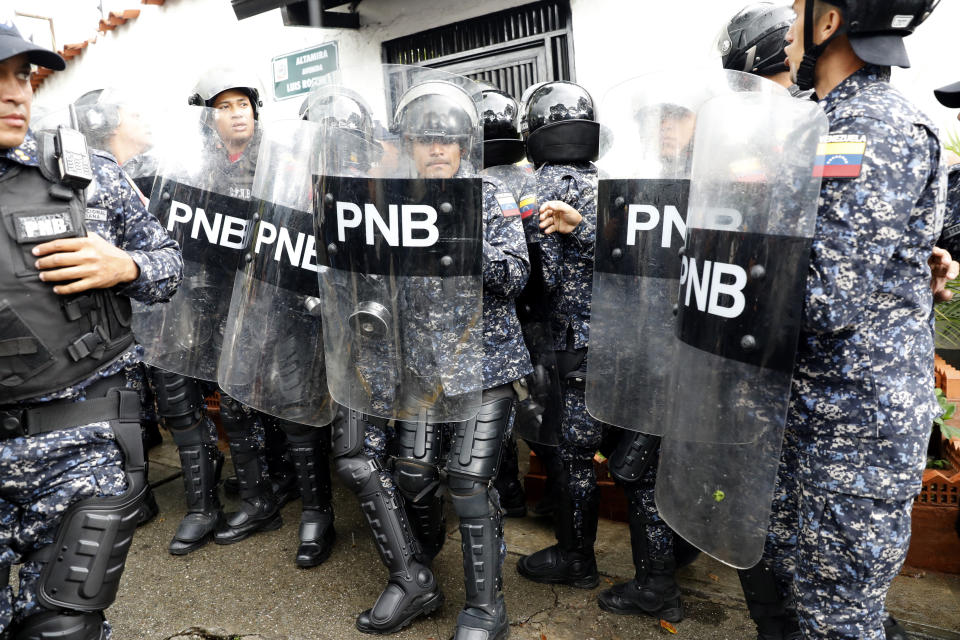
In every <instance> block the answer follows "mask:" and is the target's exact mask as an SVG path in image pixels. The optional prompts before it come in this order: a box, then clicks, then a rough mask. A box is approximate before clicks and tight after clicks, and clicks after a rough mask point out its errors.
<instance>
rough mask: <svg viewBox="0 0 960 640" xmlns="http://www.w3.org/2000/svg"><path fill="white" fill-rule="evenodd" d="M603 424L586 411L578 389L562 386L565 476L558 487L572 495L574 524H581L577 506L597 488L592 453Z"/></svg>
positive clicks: (580, 526) (580, 391)
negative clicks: (564, 481) (565, 478)
mask: <svg viewBox="0 0 960 640" xmlns="http://www.w3.org/2000/svg"><path fill="white" fill-rule="evenodd" d="M606 428H607V425H605V424H604V423H602V422H599V421H598V420H595V419H594V418H593V416H591V415H590V414H589V413H587V403H586V400H585V399H584V392H583V390H582V389H577V388H575V387H571V386H566V387H565V388H564V391H563V410H562V414H561V416H560V447H559V454H560V459H561V460H562V461H563V468H564V471H565V472H566V476H567V485H566V486H565V487H561V488H562V489H563V490H564V491H566V492H567V493H568V495H570V497H571V498H572V499H573V505H574V508H573V509H574V513H573V518H574V527H575V528H576V529H577V530H580V529H581V528H582V525H583V520H582V519H583V517H584V510H583V507H582V506H581V505H582V504H583V503H584V502H586V501H587V500H590V499H593V498H594V496H595V494H596V492H597V472H596V470H595V469H594V467H593V456H594V454H595V453H596V452H597V450H598V449H599V448H600V444H601V442H602V441H603V436H604V433H605V432H606Z"/></svg>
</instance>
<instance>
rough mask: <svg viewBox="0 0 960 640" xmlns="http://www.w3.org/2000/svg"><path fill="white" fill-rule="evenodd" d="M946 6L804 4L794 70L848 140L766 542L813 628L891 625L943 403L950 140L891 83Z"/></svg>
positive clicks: (791, 40)
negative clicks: (939, 250)
mask: <svg viewBox="0 0 960 640" xmlns="http://www.w3.org/2000/svg"><path fill="white" fill-rule="evenodd" d="M935 5H936V2H931V1H929V0H914V1H912V2H907V3H900V4H897V5H896V6H893V5H891V4H890V3H879V2H878V3H853V2H846V1H844V0H826V1H821V2H814V0H797V1H796V2H794V3H793V9H794V12H795V13H796V14H797V18H796V20H795V21H794V23H793V25H792V26H791V28H790V31H789V32H788V34H787V42H788V45H787V47H786V55H787V59H788V64H789V67H790V72H791V75H792V77H793V78H794V79H795V81H796V82H797V84H798V86H799V87H800V88H801V89H803V90H809V89H814V90H815V92H816V95H817V96H819V97H820V105H821V107H822V108H823V109H824V111H825V112H826V114H827V117H828V119H829V121H830V136H829V137H828V138H827V139H825V140H823V141H822V144H823V145H824V151H825V152H826V154H827V156H830V154H831V153H832V152H835V151H838V150H841V147H838V146H837V145H841V146H842V145H846V146H842V151H843V152H844V154H845V160H846V161H847V162H846V165H845V167H844V168H840V167H837V166H835V165H834V164H832V163H824V166H823V167H822V169H821V171H822V173H823V176H824V180H823V186H822V190H821V196H820V207H819V212H818V221H817V231H816V235H815V236H814V240H813V249H812V255H811V265H810V270H809V272H808V275H807V283H806V294H805V299H804V317H803V328H802V332H801V336H800V343H799V352H798V355H797V362H796V364H795V365H794V369H793V395H792V397H791V406H790V410H789V412H788V416H787V426H786V437H785V441H784V454H783V461H782V462H781V469H783V468H784V467H792V468H793V469H795V471H796V488H795V489H794V490H793V491H791V492H790V499H788V500H783V501H775V502H774V513H773V515H772V518H771V526H770V537H769V541H768V546H767V550H766V553H765V560H767V561H768V562H771V563H772V565H771V566H772V571H773V572H774V575H775V577H776V580H777V583H778V587H779V589H780V590H781V592H782V594H784V595H788V594H789V595H792V596H793V597H794V598H795V600H796V608H797V612H798V614H799V620H800V633H802V636H803V637H807V638H812V637H823V638H827V637H829V638H869V639H871V640H876V639H880V638H883V637H884V607H883V603H884V598H885V596H886V592H887V589H888V588H889V586H890V583H891V582H892V580H893V578H894V577H895V576H896V574H897V572H898V571H899V569H900V566H901V565H902V563H903V560H904V557H905V555H906V551H907V544H908V541H909V535H910V522H909V513H910V504H911V503H912V501H913V499H914V497H915V496H916V495H917V493H918V492H919V488H920V475H921V470H922V469H923V466H924V463H925V458H926V443H927V440H928V438H929V429H930V422H931V420H932V418H933V417H934V416H935V415H936V414H937V413H938V412H939V408H938V406H937V402H936V400H935V399H934V397H933V389H932V388H931V387H930V385H929V370H930V363H931V361H932V358H933V339H932V335H931V332H930V329H929V325H928V319H929V316H930V311H931V309H930V308H931V304H932V298H931V294H930V287H929V284H928V278H929V272H928V269H927V267H926V265H925V263H926V259H927V257H928V256H929V254H930V250H931V248H932V246H933V242H934V240H935V239H936V237H935V234H936V233H937V229H938V228H939V226H940V223H941V221H942V210H940V209H939V206H938V204H937V201H938V197H939V196H940V189H941V188H942V177H943V174H942V169H940V153H941V151H940V145H939V141H938V139H937V133H936V128H935V127H934V126H933V124H932V123H931V122H930V121H929V120H928V119H927V118H926V116H924V115H923V114H922V113H920V111H919V110H917V109H916V108H915V107H914V106H913V105H911V104H910V103H909V102H907V100H906V99H905V98H903V96H902V95H901V94H900V93H899V92H898V91H897V90H896V89H894V88H893V87H891V86H890V84H889V79H890V66H893V65H896V66H908V65H909V60H908V58H907V53H906V49H905V48H904V44H903V39H904V37H906V36H908V35H909V34H910V33H912V32H913V30H914V29H915V28H916V27H917V25H919V24H920V23H921V22H923V20H925V19H926V18H927V16H928V15H929V14H930V12H931V11H932V9H933V7H934V6H935ZM841 230H842V231H841ZM854 280H855V281H856V282H857V283H858V286H856V287H854V288H849V287H847V286H846V285H845V284H844V283H846V282H852V281H854ZM894 289H895V290H896V292H897V293H896V294H895V296H893V297H891V294H890V292H891V291H892V290H894ZM903 344H910V345H911V348H910V349H909V350H907V351H904V350H902V349H901V348H900V346H899V345H903ZM783 478H784V476H783V475H781V481H783ZM808 519H809V520H808ZM802 522H808V523H809V522H812V523H814V525H815V526H809V525H804V526H801V523H802ZM825 541H826V542H825ZM795 635H799V634H795ZM773 637H780V636H773Z"/></svg>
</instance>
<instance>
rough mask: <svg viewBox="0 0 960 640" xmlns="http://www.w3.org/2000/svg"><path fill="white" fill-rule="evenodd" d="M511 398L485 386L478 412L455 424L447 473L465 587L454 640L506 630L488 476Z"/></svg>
mask: <svg viewBox="0 0 960 640" xmlns="http://www.w3.org/2000/svg"><path fill="white" fill-rule="evenodd" d="M513 401H514V395H513V388H512V387H511V386H509V385H502V386H500V387H496V388H493V389H488V390H486V391H484V392H483V399H482V403H481V405H480V412H479V413H478V414H477V417H476V418H473V419H472V420H468V421H466V422H459V423H457V424H455V425H454V429H455V432H454V439H453V446H452V447H451V448H450V453H449V455H448V457H447V474H448V476H449V484H450V494H451V498H452V501H453V506H454V508H455V509H456V511H457V515H458V516H459V517H460V540H461V547H462V550H463V572H464V587H465V591H466V603H465V605H464V609H463V611H461V612H460V614H459V616H458V617H457V631H456V634H455V635H454V638H455V640H469V639H470V638H480V637H483V638H490V639H494V638H506V637H507V635H509V623H508V622H507V609H506V606H505V605H504V602H503V594H502V593H501V588H502V578H501V566H502V562H503V557H504V553H503V552H504V550H505V547H504V546H503V520H502V518H501V511H500V503H499V497H498V495H497V492H496V490H494V489H492V488H491V480H492V479H493V478H494V476H495V475H496V471H497V465H498V464H499V459H500V453H501V449H502V448H503V439H504V435H505V434H506V432H507V427H508V425H509V421H510V412H511V411H512V409H513Z"/></svg>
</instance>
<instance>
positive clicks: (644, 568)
mask: <svg viewBox="0 0 960 640" xmlns="http://www.w3.org/2000/svg"><path fill="white" fill-rule="evenodd" d="M649 524H650V523H649V521H648V520H647V519H646V518H645V517H644V515H643V514H642V513H639V512H638V511H637V509H636V507H634V508H631V509H630V547H631V551H632V552H633V566H634V570H635V571H636V575H635V576H634V578H633V580H629V581H627V582H624V583H621V584H618V585H614V586H613V587H612V588H610V589H607V590H605V591H602V592H601V593H600V595H598V596H597V604H599V605H600V608H601V609H603V610H604V611H609V612H610V613H616V614H621V615H649V616H655V617H659V618H662V619H664V620H666V621H667V622H680V621H681V620H683V602H682V601H681V600H680V587H679V586H677V581H676V579H675V577H674V574H675V573H676V570H677V563H676V560H675V558H674V557H673V556H669V557H659V558H658V557H650V553H649V546H648V541H647V525H649ZM667 533H668V535H670V536H673V532H672V531H668V532H667Z"/></svg>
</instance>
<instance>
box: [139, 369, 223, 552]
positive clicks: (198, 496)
mask: <svg viewBox="0 0 960 640" xmlns="http://www.w3.org/2000/svg"><path fill="white" fill-rule="evenodd" d="M152 372H153V382H154V386H155V387H156V391H157V413H158V414H159V415H160V419H161V420H162V421H163V424H164V426H165V427H166V428H167V429H168V430H169V431H170V433H171V435H172V436H173V441H174V442H175V443H176V445H177V453H179V454H180V467H181V469H182V470H183V488H184V492H185V494H186V498H187V515H186V516H184V518H183V520H181V521H180V525H179V526H178V527H177V531H176V533H174V534H173V540H171V541H170V546H169V551H170V553H171V554H173V555H178V556H179V555H185V554H187V553H190V552H191V551H196V550H197V549H199V548H200V547H202V546H204V545H205V544H207V542H209V541H210V538H211V537H213V532H214V531H215V530H216V529H217V528H218V527H220V526H221V525H222V523H223V511H222V510H221V508H220V498H219V497H218V496H217V484H218V483H219V481H220V470H221V468H222V466H223V454H222V453H220V450H219V449H218V448H217V434H216V429H215V428H214V427H213V424H212V423H211V422H210V421H209V419H208V418H207V417H206V413H205V411H204V400H203V395H204V394H203V386H202V383H201V382H200V381H199V380H196V379H194V378H188V377H186V376H182V375H179V374H176V373H170V372H168V371H162V370H160V369H153V370H152Z"/></svg>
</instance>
